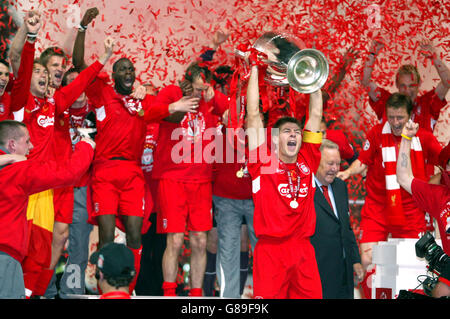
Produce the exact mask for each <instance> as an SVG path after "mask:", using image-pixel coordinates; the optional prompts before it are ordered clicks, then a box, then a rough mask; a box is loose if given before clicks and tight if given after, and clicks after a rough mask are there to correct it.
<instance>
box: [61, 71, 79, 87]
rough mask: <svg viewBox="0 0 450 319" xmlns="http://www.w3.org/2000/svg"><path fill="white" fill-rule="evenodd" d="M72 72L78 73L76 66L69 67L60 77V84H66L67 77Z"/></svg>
mask: <svg viewBox="0 0 450 319" xmlns="http://www.w3.org/2000/svg"><path fill="white" fill-rule="evenodd" d="M72 73H79V72H78V69H77V68H70V69H69V70H67V71H66V73H64V76H63V78H62V82H61V86H66V85H67V77H68V76H69V75H70V74H72Z"/></svg>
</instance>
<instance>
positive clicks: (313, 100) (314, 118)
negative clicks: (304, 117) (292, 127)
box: [305, 90, 323, 132]
mask: <svg viewBox="0 0 450 319" xmlns="http://www.w3.org/2000/svg"><path fill="white" fill-rule="evenodd" d="M322 116H323V102H322V92H321V90H318V91H316V92H313V93H311V96H310V98H309V117H308V121H307V122H306V125H305V129H306V130H308V131H311V132H318V131H320V123H321V122H322Z"/></svg>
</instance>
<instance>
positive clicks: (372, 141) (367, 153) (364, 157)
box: [358, 126, 378, 165]
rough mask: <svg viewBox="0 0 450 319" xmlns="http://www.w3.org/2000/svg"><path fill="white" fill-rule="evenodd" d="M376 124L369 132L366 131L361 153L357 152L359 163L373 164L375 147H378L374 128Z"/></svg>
mask: <svg viewBox="0 0 450 319" xmlns="http://www.w3.org/2000/svg"><path fill="white" fill-rule="evenodd" d="M377 127H378V126H375V127H374V128H372V129H371V130H370V131H369V132H367V136H366V141H365V142H364V144H363V149H362V151H361V154H359V157H358V159H359V160H360V161H361V163H363V164H365V165H371V164H373V161H374V159H375V152H376V148H377V147H378V143H377V140H376V136H375V135H376V134H375V129H376V128H377Z"/></svg>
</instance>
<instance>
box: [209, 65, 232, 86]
mask: <svg viewBox="0 0 450 319" xmlns="http://www.w3.org/2000/svg"><path fill="white" fill-rule="evenodd" d="M233 73H234V71H233V69H232V68H231V67H230V66H229V65H220V66H218V67H217V68H216V69H215V70H214V73H213V79H214V82H216V83H217V84H218V85H219V86H221V87H224V86H225V85H226V84H227V83H228V82H229V81H230V80H231V76H232V75H233Z"/></svg>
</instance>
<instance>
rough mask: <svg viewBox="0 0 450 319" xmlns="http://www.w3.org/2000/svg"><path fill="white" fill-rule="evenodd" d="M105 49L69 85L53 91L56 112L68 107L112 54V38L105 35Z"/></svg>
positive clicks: (58, 112)
mask: <svg viewBox="0 0 450 319" xmlns="http://www.w3.org/2000/svg"><path fill="white" fill-rule="evenodd" d="M103 44H104V46H105V51H104V53H103V54H102V55H101V56H100V58H99V59H98V62H95V63H93V64H92V65H90V66H89V67H88V68H86V69H85V70H83V71H82V72H80V74H79V75H78V76H77V77H76V78H75V80H74V81H72V82H71V83H70V84H69V85H67V86H65V87H63V88H61V89H60V90H58V91H56V93H55V96H54V97H55V103H56V113H57V114H61V113H62V112H64V111H65V110H66V109H68V108H69V107H70V106H71V105H72V104H73V103H74V102H75V101H76V100H77V99H78V97H79V96H80V95H81V93H83V92H84V91H85V90H86V89H87V88H88V86H89V85H91V83H92V81H94V79H95V77H96V76H97V75H98V73H99V72H100V70H101V69H102V68H103V66H104V65H105V64H106V62H108V60H109V58H110V57H111V55H112V54H113V48H114V40H113V39H112V38H111V37H107V38H106V39H105V40H104V42H103Z"/></svg>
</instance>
